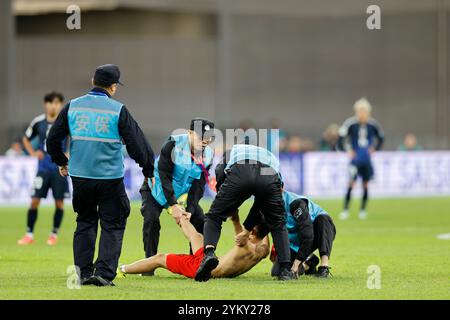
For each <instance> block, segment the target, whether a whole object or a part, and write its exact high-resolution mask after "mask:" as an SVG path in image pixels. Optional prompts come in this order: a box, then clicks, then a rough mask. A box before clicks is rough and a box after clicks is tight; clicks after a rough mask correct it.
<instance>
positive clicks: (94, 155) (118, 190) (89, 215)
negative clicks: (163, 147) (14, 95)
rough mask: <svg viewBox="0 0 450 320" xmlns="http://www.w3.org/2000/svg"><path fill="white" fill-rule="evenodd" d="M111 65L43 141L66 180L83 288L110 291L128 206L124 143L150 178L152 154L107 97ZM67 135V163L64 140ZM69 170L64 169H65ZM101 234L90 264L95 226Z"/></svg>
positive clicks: (113, 76)
mask: <svg viewBox="0 0 450 320" xmlns="http://www.w3.org/2000/svg"><path fill="white" fill-rule="evenodd" d="M119 78H120V71H119V68H118V67H117V66H115V65H104V66H100V67H98V68H97V69H96V71H95V75H94V78H93V79H92V84H93V85H94V88H93V89H92V90H91V91H90V92H89V93H88V94H86V95H84V96H81V97H79V98H76V99H73V100H72V101H70V103H69V104H68V105H66V107H65V108H64V109H63V110H62V111H61V113H60V114H59V116H58V118H57V119H56V121H55V123H54V125H53V126H52V128H51V130H50V132H49V134H48V137H47V151H48V153H49V154H50V155H51V157H52V161H53V162H54V163H56V164H57V165H58V166H59V171H60V174H61V175H63V176H68V175H70V177H71V179H72V184H73V199H72V204H73V209H74V211H75V212H76V213H77V214H78V215H77V227H76V230H75V233H74V239H73V253H74V259H75V266H76V267H77V268H79V270H78V271H79V277H80V283H81V285H91V284H93V285H96V286H113V285H114V283H113V282H112V280H113V279H114V278H115V276H116V270H117V265H118V261H119V257H120V252H121V249H122V240H123V234H124V231H125V225H126V221H127V218H128V215H129V214H130V203H129V200H128V197H127V194H126V192H125V186H124V183H123V177H124V165H123V154H122V142H124V143H125V145H126V147H127V151H128V154H129V155H130V157H131V158H133V159H134V160H135V161H136V162H137V163H138V164H139V165H140V167H141V168H142V172H143V174H144V176H145V177H146V178H152V177H153V162H154V156H153V151H152V149H151V147H150V145H149V143H148V142H147V140H146V139H145V136H144V134H143V133H142V130H141V129H140V128H139V125H138V124H137V123H136V121H135V120H134V119H133V117H132V116H131V114H130V113H129V112H128V110H127V108H126V107H125V106H124V105H123V104H122V103H120V102H118V101H116V100H113V99H112V98H111V97H112V96H113V95H114V94H115V93H116V90H117V84H120V81H119ZM67 135H70V160H68V159H67V157H66V156H65V154H64V153H63V149H62V141H63V140H64V139H65V138H66V136H67ZM67 165H68V166H67ZM99 220H100V226H101V235H100V244H99V250H98V257H97V260H96V262H95V263H93V259H94V252H95V242H96V239H97V229H98V221H99Z"/></svg>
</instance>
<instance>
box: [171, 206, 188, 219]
mask: <svg viewBox="0 0 450 320" xmlns="http://www.w3.org/2000/svg"><path fill="white" fill-rule="evenodd" d="M170 209H171V210H170V214H171V215H172V217H173V218H174V219H175V222H176V223H177V224H179V223H180V218H181V216H182V215H184V214H186V211H185V210H184V209H183V208H182V207H181V206H180V205H178V204H174V205H173V206H171V207H170Z"/></svg>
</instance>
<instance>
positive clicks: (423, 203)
mask: <svg viewBox="0 0 450 320" xmlns="http://www.w3.org/2000/svg"><path fill="white" fill-rule="evenodd" d="M318 202H319V204H321V205H322V206H323V207H324V208H325V209H326V210H328V211H329V212H330V213H331V215H332V216H333V217H334V220H335V223H336V227H337V238H336V241H335V244H334V248H333V253H332V256H331V260H330V262H331V266H332V273H333V277H332V278H330V279H325V280H324V279H316V278H314V277H301V278H300V279H299V280H297V281H291V282H287V283H283V282H278V281H275V280H273V279H272V278H271V277H270V276H269V271H270V267H271V263H270V261H269V260H268V259H266V260H263V261H262V262H261V263H260V264H259V265H257V266H256V267H255V268H254V269H252V270H250V272H248V273H247V274H245V275H242V276H240V277H238V278H235V279H217V280H211V281H209V282H206V283H196V282H195V281H194V280H192V279H187V278H184V277H182V276H178V275H173V274H170V273H169V272H167V271H166V270H159V271H157V274H156V276H155V277H140V276H132V275H130V276H128V277H127V278H126V279H116V280H115V283H116V285H117V286H116V287H109V288H97V287H90V286H88V287H82V288H81V289H68V288H67V285H66V281H67V276H68V275H67V274H66V270H67V267H68V266H69V265H71V264H72V263H73V262H72V235H73V230H74V225H75V222H74V221H75V215H74V213H73V212H72V210H71V206H67V210H66V213H65V218H64V221H63V226H62V229H61V233H60V237H59V243H58V245H57V246H56V247H48V246H47V245H46V243H45V242H46V238H47V235H48V232H49V230H50V226H51V223H52V214H53V208H51V207H45V208H42V209H41V210H40V211H39V218H38V221H37V225H36V230H35V232H36V234H35V244H33V245H31V246H27V247H20V246H18V245H17V244H16V241H17V240H18V239H19V237H21V236H22V235H23V233H24V229H25V219H26V218H25V213H26V208H5V207H3V208H0V217H1V223H0V299H282V300H284V299H300V300H302V299H449V298H450V241H449V240H440V239H438V238H437V235H438V234H442V233H450V198H427V199H389V200H381V199H380V200H372V201H371V202H370V204H369V218H368V220H365V221H361V220H358V218H357V215H356V209H357V208H356V207H357V206H358V203H357V202H356V201H355V202H354V209H355V210H353V212H352V216H351V217H350V219H349V220H347V221H339V220H338V219H337V213H338V212H339V210H340V207H341V201H336V200H328V201H318ZM203 204H204V206H205V207H207V206H208V203H206V202H204V203H203ZM248 209H249V204H248V203H247V204H246V205H244V206H243V207H242V208H241V210H240V215H241V219H244V218H245V215H246V214H247V210H248ZM161 225H162V228H161V241H160V252H165V253H170V252H171V253H187V251H188V245H187V243H186V241H185V239H184V237H183V236H182V234H181V232H180V230H179V228H178V227H177V226H176V225H175V223H174V222H173V221H172V220H171V219H170V217H169V216H168V215H167V214H165V213H164V212H163V214H162V221H161ZM141 228H142V217H141V215H140V212H139V204H137V203H136V204H133V206H132V213H131V215H130V219H129V220H128V225H127V229H126V233H125V239H124V244H123V250H122V255H121V258H120V263H129V262H132V261H134V260H137V259H140V258H142V257H143V249H142V238H141ZM232 243H233V234H232V229H231V225H230V223H229V222H227V223H226V224H225V225H224V228H223V230H222V237H221V241H220V243H219V249H218V254H219V255H220V254H223V253H224V252H225V251H226V250H228V249H229V248H230V246H232ZM369 265H378V266H379V267H380V270H381V289H368V288H367V279H368V277H369V274H368V273H367V268H368V266H369Z"/></svg>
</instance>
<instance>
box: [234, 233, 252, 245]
mask: <svg viewBox="0 0 450 320" xmlns="http://www.w3.org/2000/svg"><path fill="white" fill-rule="evenodd" d="M249 235H250V232H249V231H247V230H244V231H242V232H240V233H238V234H237V235H236V236H235V237H234V241H235V243H236V245H237V246H238V247H243V246H245V245H246V244H247V241H248V237H249Z"/></svg>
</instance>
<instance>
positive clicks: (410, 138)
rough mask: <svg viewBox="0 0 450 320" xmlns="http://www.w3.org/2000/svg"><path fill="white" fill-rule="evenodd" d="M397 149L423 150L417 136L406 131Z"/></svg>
mask: <svg viewBox="0 0 450 320" xmlns="http://www.w3.org/2000/svg"><path fill="white" fill-rule="evenodd" d="M397 150H398V151H419V150H423V148H422V146H421V145H420V144H418V143H417V138H416V136H415V134H414V133H408V134H407V135H406V136H405V139H404V140H403V143H402V144H401V145H399V146H398V148H397Z"/></svg>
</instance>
